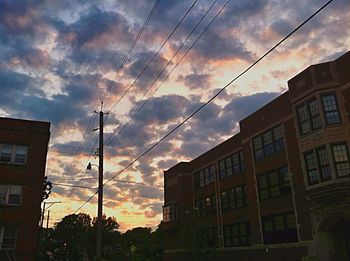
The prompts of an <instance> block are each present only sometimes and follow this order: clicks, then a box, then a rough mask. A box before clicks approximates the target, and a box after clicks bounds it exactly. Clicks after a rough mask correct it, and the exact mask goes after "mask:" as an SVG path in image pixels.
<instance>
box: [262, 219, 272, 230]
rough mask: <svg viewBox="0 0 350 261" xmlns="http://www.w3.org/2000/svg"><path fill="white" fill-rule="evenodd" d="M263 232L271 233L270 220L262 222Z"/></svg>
mask: <svg viewBox="0 0 350 261" xmlns="http://www.w3.org/2000/svg"><path fill="white" fill-rule="evenodd" d="M263 230H264V232H269V231H273V226H272V220H264V221H263Z"/></svg>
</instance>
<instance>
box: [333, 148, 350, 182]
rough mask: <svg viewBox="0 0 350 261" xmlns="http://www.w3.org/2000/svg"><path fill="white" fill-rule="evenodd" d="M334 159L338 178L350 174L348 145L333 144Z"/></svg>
mask: <svg viewBox="0 0 350 261" xmlns="http://www.w3.org/2000/svg"><path fill="white" fill-rule="evenodd" d="M332 152H333V159H334V164H335V169H336V171H337V175H338V177H345V176H348V175H349V174H350V164H349V152H348V148H347V145H346V144H332Z"/></svg>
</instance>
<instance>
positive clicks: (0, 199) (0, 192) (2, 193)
mask: <svg viewBox="0 0 350 261" xmlns="http://www.w3.org/2000/svg"><path fill="white" fill-rule="evenodd" d="M6 194H7V186H6V185H0V205H2V204H5V203H6Z"/></svg>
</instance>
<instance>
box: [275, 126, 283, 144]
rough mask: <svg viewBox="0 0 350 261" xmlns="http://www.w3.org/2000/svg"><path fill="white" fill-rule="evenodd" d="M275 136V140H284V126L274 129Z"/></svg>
mask: <svg viewBox="0 0 350 261" xmlns="http://www.w3.org/2000/svg"><path fill="white" fill-rule="evenodd" d="M273 135H274V138H275V140H278V139H282V138H283V129H282V126H281V125H280V126H277V127H275V128H274V129H273Z"/></svg>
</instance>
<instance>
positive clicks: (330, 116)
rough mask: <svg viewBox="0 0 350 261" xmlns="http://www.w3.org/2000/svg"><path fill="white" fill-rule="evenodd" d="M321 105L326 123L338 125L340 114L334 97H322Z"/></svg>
mask: <svg viewBox="0 0 350 261" xmlns="http://www.w3.org/2000/svg"><path fill="white" fill-rule="evenodd" d="M322 104H323V109H324V111H325V116H326V123H327V124H335V123H340V114H339V111H338V107H337V101H336V98H335V95H326V96H322Z"/></svg>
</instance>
